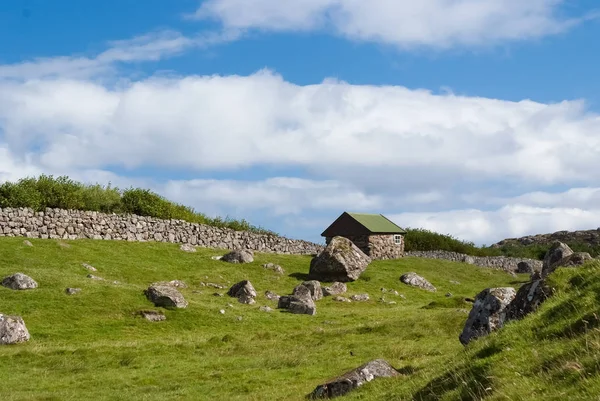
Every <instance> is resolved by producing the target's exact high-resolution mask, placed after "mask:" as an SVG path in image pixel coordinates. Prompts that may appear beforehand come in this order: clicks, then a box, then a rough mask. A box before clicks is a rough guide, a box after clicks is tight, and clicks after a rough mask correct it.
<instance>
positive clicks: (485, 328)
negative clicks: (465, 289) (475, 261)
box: [459, 287, 517, 345]
mask: <svg viewBox="0 0 600 401" xmlns="http://www.w3.org/2000/svg"><path fill="white" fill-rule="evenodd" d="M516 294H517V293H516V291H515V289H514V288H512V287H501V288H487V289H485V290H483V291H481V292H480V293H479V294H477V296H476V297H475V302H474V303H473V308H472V309H471V312H470V313H469V317H468V319H467V322H466V323H465V327H464V329H463V331H462V333H461V334H460V336H459V340H460V342H461V343H462V344H463V345H467V344H468V343H469V342H470V341H472V340H473V339H476V338H478V337H482V336H486V335H488V334H489V333H491V332H492V331H495V330H498V329H500V328H502V326H503V325H504V323H505V321H506V308H507V307H508V305H509V304H510V303H511V302H512V300H513V299H514V298H515V296H516Z"/></svg>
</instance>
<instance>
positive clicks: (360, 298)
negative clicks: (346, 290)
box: [350, 294, 369, 302]
mask: <svg viewBox="0 0 600 401" xmlns="http://www.w3.org/2000/svg"><path fill="white" fill-rule="evenodd" d="M350 299H351V300H353V301H359V302H364V301H368V300H369V294H356V295H352V296H351V297H350Z"/></svg>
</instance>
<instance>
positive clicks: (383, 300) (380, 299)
mask: <svg viewBox="0 0 600 401" xmlns="http://www.w3.org/2000/svg"><path fill="white" fill-rule="evenodd" d="M379 302H381V303H382V304H386V305H396V302H395V301H386V300H385V298H384V297H381V298H379Z"/></svg>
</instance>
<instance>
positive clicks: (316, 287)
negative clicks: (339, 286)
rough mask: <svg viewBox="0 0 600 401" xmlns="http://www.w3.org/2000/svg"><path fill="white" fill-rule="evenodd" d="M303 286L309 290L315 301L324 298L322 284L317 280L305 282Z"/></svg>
mask: <svg viewBox="0 0 600 401" xmlns="http://www.w3.org/2000/svg"><path fill="white" fill-rule="evenodd" d="M301 285H303V286H304V287H306V288H308V290H309V292H310V297H311V298H312V300H313V301H318V300H319V299H321V298H323V290H322V289H321V283H320V282H318V281H317V280H310V281H305V282H303V283H302V284H301ZM294 292H295V291H294Z"/></svg>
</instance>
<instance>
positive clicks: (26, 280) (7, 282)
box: [2, 273, 38, 290]
mask: <svg viewBox="0 0 600 401" xmlns="http://www.w3.org/2000/svg"><path fill="white" fill-rule="evenodd" d="M2 286H3V287H6V288H10V289H11V290H32V289H34V288H37V287H38V283H36V282H35V280H34V279H32V278H31V277H29V276H27V275H25V274H23V273H15V274H13V275H11V276H7V277H4V279H2Z"/></svg>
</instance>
